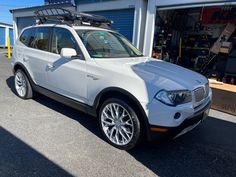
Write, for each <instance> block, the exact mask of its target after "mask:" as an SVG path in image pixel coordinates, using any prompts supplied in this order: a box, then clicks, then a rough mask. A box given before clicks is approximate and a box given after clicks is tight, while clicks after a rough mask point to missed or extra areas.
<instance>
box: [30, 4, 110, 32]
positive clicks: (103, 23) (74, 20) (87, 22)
mask: <svg viewBox="0 0 236 177" xmlns="http://www.w3.org/2000/svg"><path fill="white" fill-rule="evenodd" d="M34 13H35V15H36V19H37V24H39V25H40V24H45V23H52V22H53V23H59V24H66V25H69V26H95V27H102V28H108V29H110V28H111V24H112V23H113V22H112V21H111V20H108V19H107V18H105V17H103V16H100V15H93V14H87V13H82V12H73V11H70V10H67V9H63V8H45V9H40V10H37V11H35V12H34Z"/></svg>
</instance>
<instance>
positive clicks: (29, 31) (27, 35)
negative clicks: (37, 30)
mask: <svg viewBox="0 0 236 177" xmlns="http://www.w3.org/2000/svg"><path fill="white" fill-rule="evenodd" d="M31 34H33V29H27V30H25V31H24V32H23V33H22V35H21V36H20V41H21V42H22V43H23V44H24V45H26V46H28V44H29V39H30V36H31Z"/></svg>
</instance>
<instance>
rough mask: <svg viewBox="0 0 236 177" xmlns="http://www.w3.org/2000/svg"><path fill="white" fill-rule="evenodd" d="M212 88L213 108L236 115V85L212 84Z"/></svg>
mask: <svg viewBox="0 0 236 177" xmlns="http://www.w3.org/2000/svg"><path fill="white" fill-rule="evenodd" d="M210 86H211V88H212V94H213V98H212V106H211V108H212V109H216V110H218V111H222V112H226V113H229V114H232V115H236V102H235V100H236V86H234V85H229V84H220V85H219V84H213V83H212V84H210Z"/></svg>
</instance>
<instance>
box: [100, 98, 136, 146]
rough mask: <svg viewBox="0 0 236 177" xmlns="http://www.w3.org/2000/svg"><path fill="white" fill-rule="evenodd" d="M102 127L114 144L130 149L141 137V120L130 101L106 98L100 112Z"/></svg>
mask: <svg viewBox="0 0 236 177" xmlns="http://www.w3.org/2000/svg"><path fill="white" fill-rule="evenodd" d="M99 123H100V128H101V130H102V132H103V134H104V136H105V138H106V139H107V141H108V142H109V143H110V144H112V145H113V146H115V147H117V148H119V149H122V150H129V149H132V148H133V147H135V146H136V145H137V143H138V142H139V139H140V121H139V119H138V117H137V114H136V112H135V111H134V109H133V108H132V106H131V105H129V104H128V103H126V102H124V101H122V100H120V99H116V98H111V99H108V100H106V101H105V102H104V103H103V105H102V106H101V109H100V112H99Z"/></svg>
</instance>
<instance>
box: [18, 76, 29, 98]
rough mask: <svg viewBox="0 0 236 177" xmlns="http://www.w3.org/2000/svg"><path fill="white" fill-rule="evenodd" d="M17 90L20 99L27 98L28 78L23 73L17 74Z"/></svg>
mask: <svg viewBox="0 0 236 177" xmlns="http://www.w3.org/2000/svg"><path fill="white" fill-rule="evenodd" d="M15 88H16V91H17V93H18V95H19V96H20V97H25V96H26V91H27V84H26V78H25V76H24V74H23V73H22V72H17V73H16V75H15Z"/></svg>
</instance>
